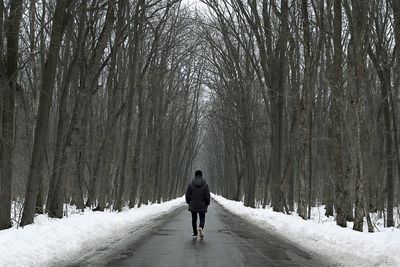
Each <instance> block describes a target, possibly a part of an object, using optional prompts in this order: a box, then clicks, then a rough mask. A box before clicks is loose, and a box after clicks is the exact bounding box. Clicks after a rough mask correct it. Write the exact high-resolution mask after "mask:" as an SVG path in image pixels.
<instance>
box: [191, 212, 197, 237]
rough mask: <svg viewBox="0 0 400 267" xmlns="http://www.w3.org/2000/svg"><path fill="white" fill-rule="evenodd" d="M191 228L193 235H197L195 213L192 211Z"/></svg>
mask: <svg viewBox="0 0 400 267" xmlns="http://www.w3.org/2000/svg"><path fill="white" fill-rule="evenodd" d="M192 228H193V235H197V212H193V211H192Z"/></svg>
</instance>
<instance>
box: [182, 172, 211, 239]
mask: <svg viewBox="0 0 400 267" xmlns="http://www.w3.org/2000/svg"><path fill="white" fill-rule="evenodd" d="M185 198H186V203H187V204H189V211H190V212H191V213H192V228H193V237H194V238H196V237H197V234H199V236H200V238H203V236H204V232H203V230H204V223H205V213H206V212H207V207H208V205H210V190H209V188H208V184H207V183H206V181H205V180H204V179H203V176H202V172H201V171H200V170H198V171H196V172H195V177H194V178H193V180H192V181H191V183H190V184H189V185H188V187H187V189H186V194H185ZM197 213H198V214H199V217H200V225H199V229H197Z"/></svg>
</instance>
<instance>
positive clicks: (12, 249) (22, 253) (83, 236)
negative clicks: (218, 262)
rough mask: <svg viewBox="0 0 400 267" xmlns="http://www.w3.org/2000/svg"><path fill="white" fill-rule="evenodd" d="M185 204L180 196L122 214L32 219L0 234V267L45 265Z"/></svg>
mask: <svg viewBox="0 0 400 267" xmlns="http://www.w3.org/2000/svg"><path fill="white" fill-rule="evenodd" d="M184 203H185V200H184V198H183V197H180V198H177V199H175V200H171V201H168V202H165V203H162V204H151V205H145V206H142V207H140V208H133V209H130V210H125V211H123V212H119V213H116V212H92V211H87V212H85V213H83V214H73V215H71V216H69V217H67V218H63V219H50V218H48V217H47V216H45V215H40V216H38V217H36V219H35V224H32V225H27V226H25V227H24V228H19V229H16V228H11V229H8V230H3V231H0V266H49V265H52V264H56V263H57V262H66V261H68V259H70V258H72V257H74V256H75V255H78V254H79V253H80V252H82V251H84V250H85V249H86V248H87V246H88V244H91V245H92V246H93V243H96V242H99V241H100V242H99V243H101V242H102V241H104V240H107V239H109V238H113V236H115V235H121V234H124V232H125V231H126V230H127V229H129V230H130V231H131V230H132V228H133V227H135V226H137V227H140V226H141V225H143V224H145V223H146V222H150V221H151V220H153V219H154V218H156V217H158V216H160V215H162V214H165V213H168V212H170V211H171V210H173V209H175V208H177V207H180V206H182V205H183V204H184Z"/></svg>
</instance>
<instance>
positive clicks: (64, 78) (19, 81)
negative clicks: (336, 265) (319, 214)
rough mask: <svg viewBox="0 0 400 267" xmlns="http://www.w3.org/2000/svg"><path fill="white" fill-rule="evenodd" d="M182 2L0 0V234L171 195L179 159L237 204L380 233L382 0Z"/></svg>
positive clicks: (386, 130)
mask: <svg viewBox="0 0 400 267" xmlns="http://www.w3.org/2000/svg"><path fill="white" fill-rule="evenodd" d="M193 2H194V1H189V2H188V1H181V0H89V1H86V0H40V1H35V0H0V40H1V43H0V86H1V87H0V94H1V97H0V99H1V101H0V106H1V109H0V116H1V120H0V121H1V124H0V125H1V127H0V128H1V130H0V135H1V136H0V137H1V138H0V170H1V172H0V230H1V229H6V228H9V227H11V226H13V225H20V226H24V225H27V224H31V223H33V221H34V218H35V215H36V214H41V213H46V214H48V215H49V216H50V217H56V218H62V217H63V216H64V215H65V209H66V205H75V206H76V207H77V209H80V210H83V209H84V208H85V207H89V208H92V209H93V210H97V211H104V210H105V209H106V208H110V209H113V210H116V211H121V210H122V209H123V208H124V207H125V206H126V205H128V206H129V207H134V206H135V205H139V206H140V205H141V204H147V203H148V202H153V203H154V202H161V201H165V200H169V199H172V198H176V197H178V196H181V195H182V194H183V193H184V189H185V188H186V186H187V182H188V181H189V179H190V177H191V175H192V171H193V166H194V165H196V166H201V168H202V169H204V173H205V176H206V178H207V179H208V181H209V183H210V186H211V191H213V192H215V193H217V194H221V195H223V196H225V197H227V198H230V199H234V200H243V201H244V204H245V206H249V207H260V206H262V207H266V206H269V205H271V206H272V208H273V210H274V211H278V212H284V213H292V212H293V211H296V212H297V213H298V214H299V216H301V217H302V218H303V219H307V218H308V219H309V218H310V212H311V208H312V207H316V206H320V205H325V211H326V215H328V216H335V219H336V222H337V224H338V225H340V226H343V227H345V226H346V225H347V222H348V221H353V222H354V226H353V229H354V230H357V231H362V230H363V227H364V221H366V222H367V226H368V231H373V230H374V229H373V222H372V221H371V218H370V214H371V213H376V214H378V215H379V216H380V217H382V218H384V219H385V225H386V226H388V227H390V226H398V225H399V217H400V214H399V211H400V209H399V208H398V207H399V204H400V186H399V183H400V155H399V153H400V152H399V149H400V148H399V138H400V135H399V131H398V126H399V123H400V113H399V112H400V92H399V89H400V49H397V47H398V46H399V45H400V3H399V2H398V1H395V0H371V1H364V0H246V1H241V0H202V1H198V2H199V4H198V5H197V9H195V8H194V7H190V4H193ZM17 204H21V205H22V207H23V209H22V210H21V214H20V215H21V216H18V217H15V216H11V214H12V209H13V207H15V205H17ZM396 220H397V221H396Z"/></svg>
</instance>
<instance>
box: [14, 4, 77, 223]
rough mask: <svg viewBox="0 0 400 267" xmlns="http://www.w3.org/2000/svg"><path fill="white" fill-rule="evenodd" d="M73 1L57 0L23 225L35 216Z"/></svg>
mask: <svg viewBox="0 0 400 267" xmlns="http://www.w3.org/2000/svg"><path fill="white" fill-rule="evenodd" d="M72 1H73V0H58V1H57V4H56V8H55V11H54V16H53V27H52V30H51V35H50V45H49V50H48V52H47V59H46V63H45V66H44V68H43V70H42V75H41V86H40V100H39V110H38V116H37V121H36V129H35V138H34V145H33V152H32V160H31V165H30V170H29V176H28V186H27V190H26V195H25V204H24V210H23V214H22V219H21V226H25V225H27V224H31V223H33V219H34V215H35V206H36V196H37V192H38V186H39V184H38V183H39V180H40V174H41V169H42V168H43V160H44V149H45V144H46V141H47V134H48V125H49V112H50V106H51V99H52V96H53V89H54V86H53V85H54V78H55V75H56V67H57V61H58V53H59V49H60V46H61V40H62V36H63V29H64V26H65V24H66V22H65V20H66V19H67V17H65V16H64V14H65V9H66V8H67V7H68V6H69V4H71V2H72Z"/></svg>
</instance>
